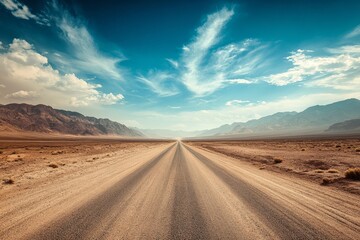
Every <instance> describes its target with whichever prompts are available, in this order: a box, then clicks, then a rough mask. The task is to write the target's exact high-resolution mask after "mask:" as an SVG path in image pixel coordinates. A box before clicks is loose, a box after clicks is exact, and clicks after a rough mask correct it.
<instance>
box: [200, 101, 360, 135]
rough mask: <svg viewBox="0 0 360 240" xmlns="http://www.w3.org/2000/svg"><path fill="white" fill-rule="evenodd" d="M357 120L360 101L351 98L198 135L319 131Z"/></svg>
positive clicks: (359, 115)
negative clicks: (336, 124)
mask: <svg viewBox="0 0 360 240" xmlns="http://www.w3.org/2000/svg"><path fill="white" fill-rule="evenodd" d="M358 118H360V100H358V99H355V98H351V99H347V100H344V101H340V102H335V103H332V104H328V105H323V106H321V105H316V106H313V107H309V108H307V109H306V110H304V111H302V112H299V113H298V112H279V113H275V114H273V115H270V116H266V117H263V118H260V119H255V120H250V121H247V122H237V123H233V124H230V125H228V124H227V125H223V126H221V127H219V128H215V129H210V130H206V131H204V132H202V133H201V135H200V136H223V135H251V134H274V133H292V132H293V133H295V132H296V133H301V132H306V131H314V132H323V131H325V130H326V129H328V128H329V126H330V125H333V124H335V123H339V122H343V121H346V120H351V119H358Z"/></svg>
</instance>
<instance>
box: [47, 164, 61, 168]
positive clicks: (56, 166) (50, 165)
mask: <svg viewBox="0 0 360 240" xmlns="http://www.w3.org/2000/svg"><path fill="white" fill-rule="evenodd" d="M48 166H49V167H51V168H58V167H59V166H58V165H57V164H55V163H50V164H49V165H48Z"/></svg>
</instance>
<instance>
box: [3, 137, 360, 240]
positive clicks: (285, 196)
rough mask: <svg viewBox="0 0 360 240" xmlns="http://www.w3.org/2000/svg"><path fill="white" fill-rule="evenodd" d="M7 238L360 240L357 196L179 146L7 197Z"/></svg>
mask: <svg viewBox="0 0 360 240" xmlns="http://www.w3.org/2000/svg"><path fill="white" fill-rule="evenodd" d="M0 219H1V222H0V239H360V197H359V196H358V195H353V194H348V193H345V192H341V191H337V190H334V189H330V188H327V187H324V186H319V185H317V184H314V183H311V182H307V181H303V180H299V179H296V178H291V177H290V176H284V175H281V174H278V173H272V172H266V171H262V170H259V169H258V168H255V167H254V166H251V165H249V164H247V163H244V162H241V161H236V160H233V159H231V158H229V157H226V156H223V155H220V154H218V153H212V152H209V151H205V150H202V149H199V148H196V147H192V146H188V145H185V144H184V143H181V142H176V143H168V144H162V145H159V146H158V147H154V148H150V149H148V150H147V151H144V150H143V151H141V152H136V151H134V152H133V154H130V155H128V156H127V157H126V158H119V159H118V160H117V161H115V162H111V164H110V163H109V164H102V165H101V166H96V167H93V168H89V169H88V170H87V171H84V172H82V173H81V174H78V175H76V174H72V175H71V176H67V175H62V176H60V177H59V178H57V179H56V180H53V181H51V182H49V183H44V184H42V185H39V186H32V187H31V188H28V189H23V190H21V191H20V190H19V191H14V192H13V193H11V192H9V193H8V194H6V195H5V196H0Z"/></svg>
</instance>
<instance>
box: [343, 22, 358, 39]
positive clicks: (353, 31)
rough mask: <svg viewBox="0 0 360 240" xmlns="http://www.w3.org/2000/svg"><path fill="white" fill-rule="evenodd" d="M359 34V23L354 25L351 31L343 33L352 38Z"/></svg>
mask: <svg viewBox="0 0 360 240" xmlns="http://www.w3.org/2000/svg"><path fill="white" fill-rule="evenodd" d="M359 35H360V25H358V26H357V27H355V28H354V29H353V30H352V31H351V32H349V33H348V34H346V35H345V38H353V37H357V36H359Z"/></svg>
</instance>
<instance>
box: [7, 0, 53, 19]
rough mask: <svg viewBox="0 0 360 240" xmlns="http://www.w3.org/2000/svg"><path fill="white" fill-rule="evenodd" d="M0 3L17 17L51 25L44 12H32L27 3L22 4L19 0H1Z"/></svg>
mask: <svg viewBox="0 0 360 240" xmlns="http://www.w3.org/2000/svg"><path fill="white" fill-rule="evenodd" d="M0 3H1V4H2V5H4V7H5V8H6V9H7V10H9V11H11V14H12V15H14V16H15V17H17V18H21V19H25V20H29V19H33V20H34V21H35V22H36V23H38V24H41V25H50V23H49V20H48V19H47V18H46V17H45V16H43V15H42V14H39V15H35V14H32V13H31V12H30V9H29V8H28V7H27V6H26V5H25V4H22V3H21V2H19V1H17V0H0Z"/></svg>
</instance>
